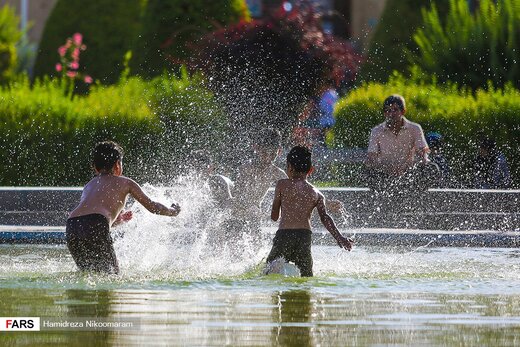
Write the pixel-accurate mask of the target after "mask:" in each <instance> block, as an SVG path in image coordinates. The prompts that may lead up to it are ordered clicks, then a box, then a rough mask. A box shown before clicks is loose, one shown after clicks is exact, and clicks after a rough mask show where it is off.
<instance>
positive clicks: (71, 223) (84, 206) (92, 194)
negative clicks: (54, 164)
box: [66, 141, 181, 273]
mask: <svg viewBox="0 0 520 347" xmlns="http://www.w3.org/2000/svg"><path fill="white" fill-rule="evenodd" d="M122 160H123V149H122V148H121V147H120V146H119V145H118V144H117V143H115V142H112V141H105V142H100V143H98V144H97V145H96V147H95V148H94V152H93V165H94V169H95V171H96V174H97V175H96V177H94V178H93V179H92V180H90V182H88V183H87V185H86V186H85V187H84V188H83V193H82V195H81V201H80V203H79V205H78V206H77V207H76V208H75V209H74V210H73V211H72V212H71V213H70V216H69V219H68V220H67V228H66V239H67V247H68V248H69V251H70V253H71V255H72V258H73V259H74V261H75V263H76V265H77V266H78V268H79V269H80V270H83V271H98V272H108V273H118V272H119V266H118V263H117V258H116V254H115V252H114V245H113V242H112V238H111V236H110V226H111V225H112V224H114V223H118V222H121V221H124V220H129V219H131V218H132V214H131V212H129V213H123V214H122V213H121V210H122V209H123V207H124V206H125V203H126V199H127V197H128V195H129V194H130V195H132V196H133V197H134V198H135V200H137V201H139V202H140V203H141V204H142V205H143V206H144V207H145V208H146V209H147V210H148V211H150V212H152V213H155V214H161V215H165V216H177V215H178V214H179V212H180V210H181V209H180V207H179V205H177V204H172V206H171V207H167V206H165V205H163V204H161V203H159V202H156V201H153V200H151V199H150V198H149V197H148V196H147V195H146V194H145V193H144V192H143V190H142V189H141V187H140V186H139V184H137V183H136V182H135V181H133V180H132V179H130V178H128V177H124V176H122V173H123V163H122Z"/></svg>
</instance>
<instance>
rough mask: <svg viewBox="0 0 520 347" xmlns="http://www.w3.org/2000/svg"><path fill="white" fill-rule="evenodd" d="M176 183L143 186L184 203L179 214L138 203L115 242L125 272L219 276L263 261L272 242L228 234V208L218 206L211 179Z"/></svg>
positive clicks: (166, 199)
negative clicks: (232, 238)
mask: <svg viewBox="0 0 520 347" xmlns="http://www.w3.org/2000/svg"><path fill="white" fill-rule="evenodd" d="M172 186H173V187H174V188H159V187H153V186H150V185H144V186H143V189H144V190H145V192H146V193H147V194H149V196H150V197H151V198H152V199H154V200H157V201H160V202H163V203H164V204H170V203H171V202H173V201H175V202H177V203H179V204H180V205H181V207H182V212H181V213H180V214H179V216H178V217H176V218H168V217H163V216H157V215H153V214H151V213H149V212H148V211H146V210H145V209H144V208H143V207H142V206H140V205H139V204H134V205H133V206H132V210H133V211H134V218H133V220H132V221H131V222H129V223H127V224H126V225H124V226H123V227H122V228H121V229H122V230H121V231H120V232H119V234H120V237H118V238H117V239H116V241H115V245H114V246H115V250H116V254H117V255H118V258H119V262H120V267H121V271H122V272H124V273H126V274H128V275H130V276H133V275H137V276H141V275H143V274H153V276H154V277H163V278H170V279H175V278H198V279H200V278H215V277H220V276H224V277H230V276H236V275H240V274H242V273H244V272H246V271H247V270H248V269H250V268H252V267H255V266H256V265H258V264H259V263H260V262H261V261H262V259H263V258H264V257H265V256H266V255H267V252H268V249H267V248H268V247H269V244H268V242H267V238H266V242H263V243H262V244H252V243H251V242H250V240H249V236H248V235H243V237H241V238H239V240H238V242H237V243H235V242H233V243H231V242H227V240H226V239H225V237H226V235H225V232H226V230H224V228H225V221H226V220H227V219H228V218H230V213H229V211H228V210H226V209H223V208H221V207H219V206H217V204H216V202H215V201H214V200H213V198H212V196H211V191H210V187H209V184H208V182H207V181H206V180H204V179H203V178H201V177H198V178H193V176H191V177H189V176H182V177H179V178H177V179H176V181H175V182H174V183H173V184H172Z"/></svg>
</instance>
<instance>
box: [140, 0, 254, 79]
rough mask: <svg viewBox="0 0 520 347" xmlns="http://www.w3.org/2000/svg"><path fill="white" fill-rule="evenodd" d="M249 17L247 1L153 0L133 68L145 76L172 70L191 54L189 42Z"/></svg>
mask: <svg viewBox="0 0 520 347" xmlns="http://www.w3.org/2000/svg"><path fill="white" fill-rule="evenodd" d="M241 20H245V21H248V20H249V12H248V9H247V5H246V2H245V0H212V1H201V0H154V1H149V2H148V6H147V7H146V11H145V14H144V19H143V26H142V32H141V33H140V35H139V39H138V40H137V42H136V45H135V47H134V49H133V58H132V62H131V70H132V72H133V73H136V74H139V75H141V76H144V77H153V76H157V75H159V74H161V73H162V72H163V71H165V70H166V71H169V70H170V69H171V68H172V67H173V66H175V64H176V63H178V62H179V61H182V60H183V59H186V58H187V57H188V53H189V52H188V49H187V48H188V45H189V44H190V43H192V42H193V41H195V40H197V39H198V38H199V37H201V36H202V35H203V34H205V33H207V32H210V31H212V30H215V29H219V28H221V27H223V26H226V25H227V24H230V23H236V22H239V21H241Z"/></svg>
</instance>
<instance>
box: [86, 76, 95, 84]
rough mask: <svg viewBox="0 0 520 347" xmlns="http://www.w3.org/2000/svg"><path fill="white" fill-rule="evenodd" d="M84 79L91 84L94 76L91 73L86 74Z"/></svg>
mask: <svg viewBox="0 0 520 347" xmlns="http://www.w3.org/2000/svg"><path fill="white" fill-rule="evenodd" d="M84 81H85V83H86V84H90V83H92V82H94V80H93V79H92V77H90V76H89V75H86V76H85V79H84Z"/></svg>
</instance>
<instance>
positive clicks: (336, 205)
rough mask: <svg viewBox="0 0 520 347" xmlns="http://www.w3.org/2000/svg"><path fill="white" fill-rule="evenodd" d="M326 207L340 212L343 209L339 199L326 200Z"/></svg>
mask: <svg viewBox="0 0 520 347" xmlns="http://www.w3.org/2000/svg"><path fill="white" fill-rule="evenodd" d="M326 205H327V209H328V210H329V211H331V212H334V213H340V212H341V210H342V209H343V203H342V202H341V201H339V200H327V203H326Z"/></svg>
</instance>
